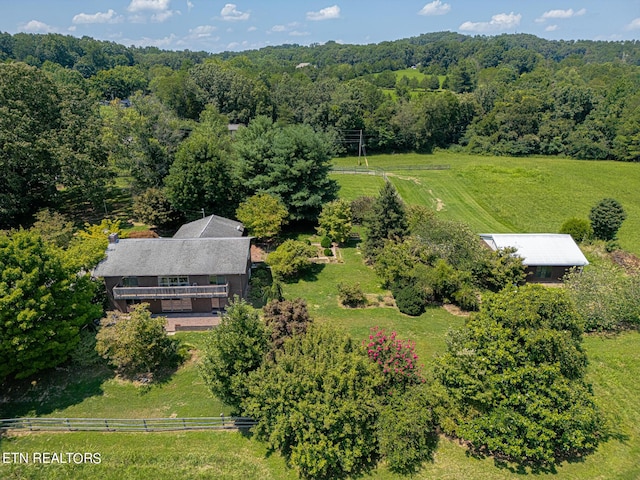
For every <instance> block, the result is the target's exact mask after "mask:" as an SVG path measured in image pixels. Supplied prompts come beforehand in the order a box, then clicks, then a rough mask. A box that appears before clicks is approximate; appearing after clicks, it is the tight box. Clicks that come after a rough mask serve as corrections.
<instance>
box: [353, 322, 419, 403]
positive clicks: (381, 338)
mask: <svg viewBox="0 0 640 480" xmlns="http://www.w3.org/2000/svg"><path fill="white" fill-rule="evenodd" d="M362 343H363V345H364V346H365V347H366V349H367V356H368V357H369V360H371V361H372V362H373V363H375V364H376V365H378V367H379V368H380V371H381V372H382V376H383V378H384V383H383V384H382V385H381V393H383V394H391V393H397V392H403V391H404V390H405V389H406V388H407V387H408V386H409V385H417V384H420V383H424V378H423V376H422V373H421V371H420V370H421V369H420V366H419V365H418V355H416V353H415V349H416V344H415V342H412V341H409V340H400V339H398V338H397V337H396V332H391V333H389V334H387V333H386V332H385V331H384V330H383V329H380V328H377V327H375V328H372V329H371V333H370V334H369V339H368V341H365V342H362Z"/></svg>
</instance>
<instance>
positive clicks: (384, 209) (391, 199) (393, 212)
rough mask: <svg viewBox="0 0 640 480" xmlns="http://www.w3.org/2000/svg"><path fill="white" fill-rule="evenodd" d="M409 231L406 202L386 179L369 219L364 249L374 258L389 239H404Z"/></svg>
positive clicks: (368, 256) (367, 255)
mask: <svg viewBox="0 0 640 480" xmlns="http://www.w3.org/2000/svg"><path fill="white" fill-rule="evenodd" d="M407 231H408V223H407V215H406V212H405V208H404V203H403V202H402V199H401V198H400V196H399V195H398V192H397V190H396V189H395V187H394V186H393V184H392V183H391V182H389V181H386V182H385V184H384V187H382V189H381V190H380V195H379V196H378V198H376V201H375V202H374V203H373V207H372V209H371V216H370V217H369V220H368V221H367V239H366V240H365V242H364V246H363V250H364V253H365V255H366V257H367V258H372V257H374V256H375V255H376V253H377V251H378V250H380V249H381V248H382V247H383V246H384V241H385V240H388V239H402V238H404V237H405V235H406V234H407Z"/></svg>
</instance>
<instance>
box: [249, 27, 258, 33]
mask: <svg viewBox="0 0 640 480" xmlns="http://www.w3.org/2000/svg"><path fill="white" fill-rule="evenodd" d="M256 30H258V27H255V26H251V27H249V28H247V32H255V31H256Z"/></svg>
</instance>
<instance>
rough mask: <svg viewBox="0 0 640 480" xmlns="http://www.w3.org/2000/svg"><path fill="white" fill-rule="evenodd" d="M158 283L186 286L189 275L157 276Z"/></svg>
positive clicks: (163, 285)
mask: <svg viewBox="0 0 640 480" xmlns="http://www.w3.org/2000/svg"><path fill="white" fill-rule="evenodd" d="M158 285H159V286H161V287H186V286H188V285H189V277H158Z"/></svg>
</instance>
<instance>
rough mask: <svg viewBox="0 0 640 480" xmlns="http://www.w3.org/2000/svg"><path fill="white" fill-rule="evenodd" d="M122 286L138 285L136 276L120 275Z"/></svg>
mask: <svg viewBox="0 0 640 480" xmlns="http://www.w3.org/2000/svg"><path fill="white" fill-rule="evenodd" d="M122 286H123V287H137V286H138V277H122Z"/></svg>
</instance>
